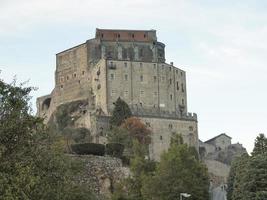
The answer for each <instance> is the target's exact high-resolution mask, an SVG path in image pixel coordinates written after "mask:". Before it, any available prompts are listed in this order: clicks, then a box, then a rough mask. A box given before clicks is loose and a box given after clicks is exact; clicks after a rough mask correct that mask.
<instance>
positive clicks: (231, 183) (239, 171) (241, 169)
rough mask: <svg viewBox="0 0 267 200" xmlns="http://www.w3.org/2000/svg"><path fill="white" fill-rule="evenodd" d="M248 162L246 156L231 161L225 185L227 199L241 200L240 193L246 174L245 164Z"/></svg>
mask: <svg viewBox="0 0 267 200" xmlns="http://www.w3.org/2000/svg"><path fill="white" fill-rule="evenodd" d="M248 161H249V156H248V154H243V155H241V156H240V157H237V158H235V159H234V160H233V162H232V164H231V169H230V173H229V177H228V183H227V199H229V200H235V199H242V198H243V197H242V195H243V194H242V193H241V192H240V191H241V190H242V188H243V187H244V185H243V183H244V177H245V174H246V173H247V164H248Z"/></svg>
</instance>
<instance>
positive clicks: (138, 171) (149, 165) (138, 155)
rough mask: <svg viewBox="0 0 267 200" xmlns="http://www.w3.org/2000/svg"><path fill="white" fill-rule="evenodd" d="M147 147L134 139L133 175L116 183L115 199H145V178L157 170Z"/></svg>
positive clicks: (131, 164) (131, 166) (131, 167)
mask: <svg viewBox="0 0 267 200" xmlns="http://www.w3.org/2000/svg"><path fill="white" fill-rule="evenodd" d="M146 155H147V147H146V145H144V144H141V143H140V142H139V141H138V140H136V139H135V140H134V141H133V155H132V157H131V160H130V170H131V176H130V177H128V178H126V179H125V180H123V181H122V182H121V183H119V184H118V185H116V187H115V192H114V194H113V198H112V199H114V200H120V199H125V200H144V198H143V195H142V191H141V189H142V186H143V178H144V176H146V175H148V174H149V173H152V172H153V171H155V166H156V163H155V162H154V161H152V160H149V159H148V157H147V156H146Z"/></svg>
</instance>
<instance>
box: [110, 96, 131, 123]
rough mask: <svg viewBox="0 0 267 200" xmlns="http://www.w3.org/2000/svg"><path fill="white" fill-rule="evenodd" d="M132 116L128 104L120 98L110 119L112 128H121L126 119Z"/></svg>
mask: <svg viewBox="0 0 267 200" xmlns="http://www.w3.org/2000/svg"><path fill="white" fill-rule="evenodd" d="M131 116H132V112H131V109H130V108H129V106H128V104H127V103H126V102H125V101H123V100H122V99H121V98H120V97H119V98H118V99H117V101H116V102H115V103H114V109H113V112H112V116H111V118H110V124H111V126H120V125H121V124H122V123H123V122H124V120H125V119H127V118H129V117H131Z"/></svg>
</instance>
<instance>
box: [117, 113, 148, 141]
mask: <svg viewBox="0 0 267 200" xmlns="http://www.w3.org/2000/svg"><path fill="white" fill-rule="evenodd" d="M121 127H122V128H125V129H126V130H128V131H129V133H130V136H131V137H132V138H134V139H136V140H138V141H139V143H141V144H145V145H148V144H150V142H151V138H150V135H151V130H149V129H148V128H147V127H146V125H145V124H144V123H143V122H142V121H141V120H140V119H139V118H137V117H130V118H127V119H126V120H125V121H124V123H123V124H122V125H121Z"/></svg>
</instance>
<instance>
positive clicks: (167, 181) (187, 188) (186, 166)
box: [142, 136, 209, 200]
mask: <svg viewBox="0 0 267 200" xmlns="http://www.w3.org/2000/svg"><path fill="white" fill-rule="evenodd" d="M180 143H181V137H180V136H176V137H174V138H173V139H172V142H171V146H170V148H169V150H168V152H165V153H163V154H162V157H161V160H160V163H159V164H158V166H157V168H156V171H155V173H154V174H152V175H149V176H146V177H145V178H144V185H143V187H142V194H143V196H144V199H148V200H149V199H153V200H157V199H158V200H172V199H177V198H178V197H179V195H180V193H182V192H186V193H190V194H191V197H190V198H188V199H197V200H201V199H203V200H204V199H205V200H206V199H208V187H209V179H208V173H207V169H206V167H205V165H204V164H202V163H201V162H200V161H199V160H198V159H196V156H195V154H194V152H193V151H192V150H190V148H189V147H188V146H187V145H186V144H180Z"/></svg>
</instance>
